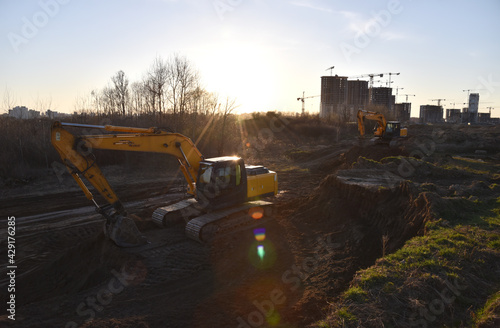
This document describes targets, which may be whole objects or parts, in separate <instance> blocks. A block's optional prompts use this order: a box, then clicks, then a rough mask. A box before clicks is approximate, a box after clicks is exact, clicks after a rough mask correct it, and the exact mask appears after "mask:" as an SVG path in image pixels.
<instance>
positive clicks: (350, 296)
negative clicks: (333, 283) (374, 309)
mask: <svg viewBox="0 0 500 328" xmlns="http://www.w3.org/2000/svg"><path fill="white" fill-rule="evenodd" d="M344 297H345V299H346V300H351V301H354V302H358V303H363V302H365V301H366V300H367V297H368V294H367V293H366V291H365V290H363V288H361V287H359V286H355V287H351V288H349V289H348V290H347V291H346V292H345V293H344Z"/></svg>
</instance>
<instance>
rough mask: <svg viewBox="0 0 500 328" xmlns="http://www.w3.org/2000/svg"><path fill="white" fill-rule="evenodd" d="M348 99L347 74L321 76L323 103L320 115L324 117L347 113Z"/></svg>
mask: <svg viewBox="0 0 500 328" xmlns="http://www.w3.org/2000/svg"><path fill="white" fill-rule="evenodd" d="M346 100H347V76H338V75H335V76H322V77H321V104H320V111H319V116H320V117H322V118H331V117H335V116H337V117H341V116H344V115H345V104H346Z"/></svg>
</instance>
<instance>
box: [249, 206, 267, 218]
mask: <svg viewBox="0 0 500 328" xmlns="http://www.w3.org/2000/svg"><path fill="white" fill-rule="evenodd" d="M248 214H250V216H251V217H252V218H253V219H255V220H259V219H262V218H263V217H264V209H263V208H262V207H252V208H251V209H250V210H249V211H248Z"/></svg>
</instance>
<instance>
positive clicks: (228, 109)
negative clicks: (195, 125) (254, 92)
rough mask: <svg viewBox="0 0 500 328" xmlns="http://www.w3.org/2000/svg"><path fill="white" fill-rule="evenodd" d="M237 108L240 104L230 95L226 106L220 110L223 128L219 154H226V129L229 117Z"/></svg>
mask: <svg viewBox="0 0 500 328" xmlns="http://www.w3.org/2000/svg"><path fill="white" fill-rule="evenodd" d="M236 108H238V105H236V99H229V97H227V98H226V103H225V104H224V107H222V109H221V112H220V114H221V115H222V128H221V132H220V143H219V156H222V155H223V154H224V144H225V130H226V122H227V118H228V116H229V115H231V113H232V112H233V110H235V109H236Z"/></svg>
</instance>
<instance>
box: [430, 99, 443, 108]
mask: <svg viewBox="0 0 500 328" xmlns="http://www.w3.org/2000/svg"><path fill="white" fill-rule="evenodd" d="M429 100H430V101H437V102H438V106H441V101H445V100H446V99H443V98H438V99H429Z"/></svg>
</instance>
